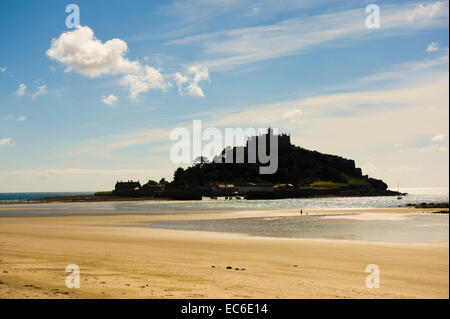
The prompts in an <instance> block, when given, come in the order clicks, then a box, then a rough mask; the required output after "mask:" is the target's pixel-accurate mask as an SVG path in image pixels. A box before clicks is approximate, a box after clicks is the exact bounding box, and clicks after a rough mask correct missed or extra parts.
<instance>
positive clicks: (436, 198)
mask: <svg viewBox="0 0 450 319" xmlns="http://www.w3.org/2000/svg"><path fill="white" fill-rule="evenodd" d="M400 191H401V192H406V193H408V195H406V196H403V198H402V199H401V200H398V199H397V197H395V196H375V197H332V198H293V199H278V200H254V201H247V200H202V201H136V202H104V203H70V204H66V205H63V204H49V205H47V206H50V207H55V205H60V206H61V205H62V206H67V205H69V206H68V207H74V208H76V207H77V206H79V207H80V208H82V209H85V208H86V206H87V207H92V208H93V209H106V210H128V209H130V210H157V211H166V210H189V211H191V210H209V211H210V210H221V209H225V210H227V209H290V208H293V209H294V208H392V207H401V206H406V205H407V204H416V203H423V202H426V203H448V202H449V189H448V188H404V189H401V190H400ZM92 194H93V192H65V193H0V202H20V201H26V200H35V199H38V198H41V197H57V196H77V195H92ZM42 205H45V204H41V206H42Z"/></svg>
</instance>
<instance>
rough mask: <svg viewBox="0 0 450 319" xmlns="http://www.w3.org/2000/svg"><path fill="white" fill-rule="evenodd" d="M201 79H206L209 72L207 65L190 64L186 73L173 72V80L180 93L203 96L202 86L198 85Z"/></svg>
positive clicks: (207, 79)
mask: <svg viewBox="0 0 450 319" xmlns="http://www.w3.org/2000/svg"><path fill="white" fill-rule="evenodd" d="M201 81H208V82H210V81H211V80H210V79H209V72H208V67H206V66H204V65H192V66H190V67H188V69H187V71H186V75H183V74H181V73H179V72H177V73H175V82H176V84H177V87H178V92H179V93H180V95H186V94H187V95H190V96H198V97H204V96H205V94H204V93H203V90H202V88H201V87H200V86H199V85H198V84H199V82H201Z"/></svg>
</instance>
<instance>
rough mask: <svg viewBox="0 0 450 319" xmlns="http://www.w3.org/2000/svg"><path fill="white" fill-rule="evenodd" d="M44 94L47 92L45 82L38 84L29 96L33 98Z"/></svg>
mask: <svg viewBox="0 0 450 319" xmlns="http://www.w3.org/2000/svg"><path fill="white" fill-rule="evenodd" d="M45 94H48V91H47V85H46V84H44V85H41V86H39V87H38V89H37V91H36V92H34V93H33V95H32V96H31V98H32V99H33V100H34V99H35V98H37V97H38V96H40V95H45Z"/></svg>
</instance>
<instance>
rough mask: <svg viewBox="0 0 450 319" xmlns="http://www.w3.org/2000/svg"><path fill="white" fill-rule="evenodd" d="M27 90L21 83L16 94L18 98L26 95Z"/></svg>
mask: <svg viewBox="0 0 450 319" xmlns="http://www.w3.org/2000/svg"><path fill="white" fill-rule="evenodd" d="M26 90H27V86H26V85H25V84H23V83H20V84H19V87H18V88H17V90H16V93H15V94H16V95H17V96H23V95H24V94H25V91H26Z"/></svg>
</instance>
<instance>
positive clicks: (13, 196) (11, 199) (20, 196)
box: [0, 192, 94, 203]
mask: <svg viewBox="0 0 450 319" xmlns="http://www.w3.org/2000/svg"><path fill="white" fill-rule="evenodd" d="M86 195H94V192H44V193H39V192H33V193H0V202H8V203H15V202H20V201H27V200H34V199H38V198H42V197H60V196H86Z"/></svg>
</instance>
